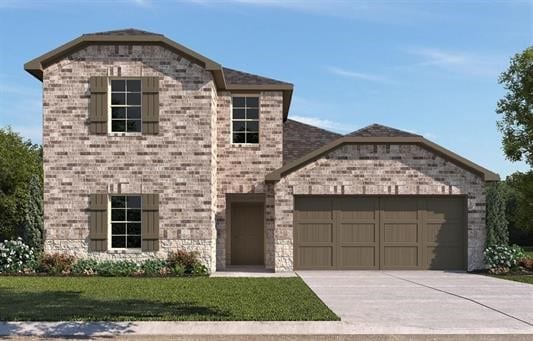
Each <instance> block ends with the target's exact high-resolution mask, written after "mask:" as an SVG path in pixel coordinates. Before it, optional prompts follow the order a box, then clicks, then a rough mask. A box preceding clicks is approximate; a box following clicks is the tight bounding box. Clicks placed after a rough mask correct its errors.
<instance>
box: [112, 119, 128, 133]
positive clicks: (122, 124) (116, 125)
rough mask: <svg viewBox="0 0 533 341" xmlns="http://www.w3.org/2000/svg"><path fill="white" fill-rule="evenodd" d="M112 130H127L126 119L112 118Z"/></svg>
mask: <svg viewBox="0 0 533 341" xmlns="http://www.w3.org/2000/svg"><path fill="white" fill-rule="evenodd" d="M111 131H115V132H124V131H126V121H124V120H112V121H111Z"/></svg>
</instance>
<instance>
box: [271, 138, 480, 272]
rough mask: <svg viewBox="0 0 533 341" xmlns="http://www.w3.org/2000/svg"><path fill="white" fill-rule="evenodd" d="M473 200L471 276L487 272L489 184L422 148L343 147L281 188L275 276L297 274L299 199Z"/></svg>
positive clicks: (278, 192) (470, 207)
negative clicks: (309, 196)
mask: <svg viewBox="0 0 533 341" xmlns="http://www.w3.org/2000/svg"><path fill="white" fill-rule="evenodd" d="M302 194H352V195H357V194H380V195H395V194H404V195H405V194H412V195H424V194H428V195H429V194H433V195H442V194H453V195H457V194H461V195H467V196H468V218H467V221H468V227H467V229H468V270H474V269H479V268H482V267H483V266H484V263H483V249H484V246H485V236H486V230H485V183H484V181H483V180H482V179H481V178H480V177H479V176H477V175H475V174H472V173H470V172H469V171H467V170H464V169H462V168H460V167H458V166H456V165H455V164H453V163H451V162H448V161H446V160H444V159H443V158H441V157H439V156H437V155H435V154H433V153H432V152H430V151H428V150H426V149H424V148H422V147H419V146H417V145H355V144H350V145H343V146H340V147H339V148H337V149H335V150H332V151H330V152H329V153H327V154H326V155H324V156H322V157H321V158H319V159H318V160H316V161H315V162H312V163H310V164H307V165H306V166H304V167H302V168H300V169H298V170H296V171H294V172H293V173H290V174H288V175H287V176H285V177H283V178H282V179H281V180H280V181H279V182H277V183H276V184H275V237H274V238H275V270H276V271H292V270H293V244H292V243H293V210H294V199H293V195H302Z"/></svg>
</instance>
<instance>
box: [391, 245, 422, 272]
mask: <svg viewBox="0 0 533 341" xmlns="http://www.w3.org/2000/svg"><path fill="white" fill-rule="evenodd" d="M418 265H419V264H418V247H416V246H384V247H383V268H416V267H418Z"/></svg>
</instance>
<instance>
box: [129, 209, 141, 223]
mask: <svg viewBox="0 0 533 341" xmlns="http://www.w3.org/2000/svg"><path fill="white" fill-rule="evenodd" d="M128 221H141V210H137V209H134V210H128Z"/></svg>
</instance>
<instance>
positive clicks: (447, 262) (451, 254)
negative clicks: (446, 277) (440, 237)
mask: <svg viewBox="0 0 533 341" xmlns="http://www.w3.org/2000/svg"><path fill="white" fill-rule="evenodd" d="M424 258H425V264H427V267H428V269H431V270H462V269H464V253H463V249H462V247H456V246H449V247H448V246H445V245H439V246H436V247H433V246H428V247H426V250H425V252H424Z"/></svg>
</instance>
